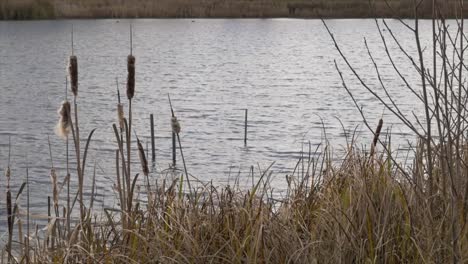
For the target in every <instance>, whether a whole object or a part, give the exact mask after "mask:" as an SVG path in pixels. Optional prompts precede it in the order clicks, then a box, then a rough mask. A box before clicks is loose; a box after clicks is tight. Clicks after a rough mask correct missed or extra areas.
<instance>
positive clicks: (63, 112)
mask: <svg viewBox="0 0 468 264" xmlns="http://www.w3.org/2000/svg"><path fill="white" fill-rule="evenodd" d="M70 109H71V108H70V102H68V101H64V102H63V103H62V106H61V107H60V109H59V110H58V114H59V115H60V119H59V122H58V123H57V126H56V127H55V133H56V134H57V135H58V136H59V137H61V138H63V139H66V138H67V137H68V134H70V130H71V116H70Z"/></svg>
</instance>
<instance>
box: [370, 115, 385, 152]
mask: <svg viewBox="0 0 468 264" xmlns="http://www.w3.org/2000/svg"><path fill="white" fill-rule="evenodd" d="M382 126H383V120H382V119H380V120H379V124H378V125H377V129H376V130H375V135H374V140H373V141H372V145H373V146H374V147H375V146H376V145H377V141H378V140H379V136H380V131H382Z"/></svg>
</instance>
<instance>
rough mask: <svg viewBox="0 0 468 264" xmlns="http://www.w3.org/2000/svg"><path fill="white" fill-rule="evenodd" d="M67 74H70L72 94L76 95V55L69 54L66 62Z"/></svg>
mask: <svg viewBox="0 0 468 264" xmlns="http://www.w3.org/2000/svg"><path fill="white" fill-rule="evenodd" d="M68 74H69V75H70V82H71V90H72V92H73V95H74V96H77V95H78V59H77V57H76V56H74V55H73V56H70V62H69V64H68Z"/></svg>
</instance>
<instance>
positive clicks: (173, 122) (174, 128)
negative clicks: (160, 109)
mask: <svg viewBox="0 0 468 264" xmlns="http://www.w3.org/2000/svg"><path fill="white" fill-rule="evenodd" d="M171 126H172V132H174V133H176V134H179V133H180V124H179V121H178V120H177V117H175V116H173V117H172V118H171Z"/></svg>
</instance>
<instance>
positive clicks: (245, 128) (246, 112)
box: [244, 109, 249, 146]
mask: <svg viewBox="0 0 468 264" xmlns="http://www.w3.org/2000/svg"><path fill="white" fill-rule="evenodd" d="M248 112H249V110H248V109H245V124H244V145H245V146H247V114H248Z"/></svg>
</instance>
